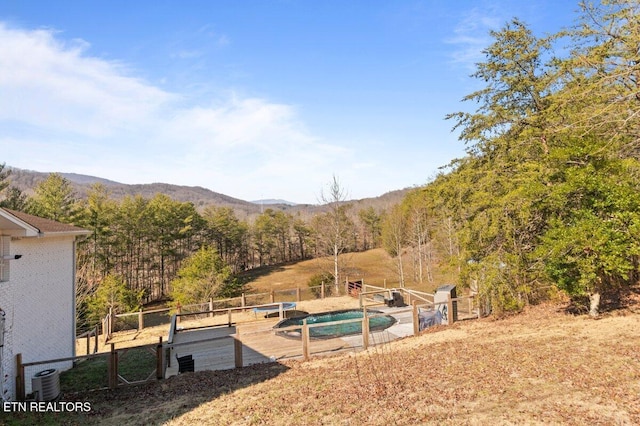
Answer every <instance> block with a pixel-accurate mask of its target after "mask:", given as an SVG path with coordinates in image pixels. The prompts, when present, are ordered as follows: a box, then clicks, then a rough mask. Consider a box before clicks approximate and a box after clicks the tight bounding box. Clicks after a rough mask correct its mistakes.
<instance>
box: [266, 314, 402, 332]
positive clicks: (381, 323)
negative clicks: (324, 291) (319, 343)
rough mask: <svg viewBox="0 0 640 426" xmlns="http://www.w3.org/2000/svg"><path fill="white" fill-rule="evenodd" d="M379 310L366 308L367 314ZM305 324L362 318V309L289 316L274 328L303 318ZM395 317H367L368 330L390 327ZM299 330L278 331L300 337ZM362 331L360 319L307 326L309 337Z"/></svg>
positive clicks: (292, 323) (295, 323) (286, 325)
mask: <svg viewBox="0 0 640 426" xmlns="http://www.w3.org/2000/svg"><path fill="white" fill-rule="evenodd" d="M380 313H381V312H380V311H372V310H368V311H367V315H369V316H370V315H373V314H380ZM305 319H306V320H307V324H319V323H325V322H333V321H344V320H350V319H360V320H361V319H362V310H359V309H350V310H343V311H332V312H323V313H319V314H310V315H304V316H300V317H296V318H289V319H285V320H283V321H280V322H279V323H278V324H276V325H275V326H274V328H284V327H290V326H294V325H302V323H303V321H304V320H305ZM395 322H396V319H395V318H393V317H392V316H390V315H384V316H377V317H374V318H369V330H370V331H380V330H384V329H386V328H389V327H391V326H392V325H393V324H394V323H395ZM300 333H301V330H300V329H296V330H292V331H283V332H278V334H280V335H284V336H286V337H300ZM361 333H362V321H357V322H356V321H354V322H350V323H346V324H334V325H326V326H321V327H309V337H310V338H312V339H330V338H333V337H341V336H349V335H353V334H361Z"/></svg>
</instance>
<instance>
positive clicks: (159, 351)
mask: <svg viewBox="0 0 640 426" xmlns="http://www.w3.org/2000/svg"><path fill="white" fill-rule="evenodd" d="M392 291H399V292H400V293H402V294H403V295H404V297H405V298H406V299H405V300H408V301H410V304H409V305H408V306H406V307H405V308H398V309H394V311H393V314H394V315H399V314H402V313H408V312H410V313H411V323H412V330H413V334H414V335H417V334H418V333H419V332H420V323H419V321H420V318H419V317H420V312H421V311H422V310H433V309H437V308H438V307H439V306H441V305H446V306H447V310H448V312H453V303H454V302H458V303H461V302H463V301H464V300H469V307H470V309H469V310H470V312H472V311H471V306H472V299H473V297H469V296H464V297H457V298H451V297H448V298H447V300H446V301H445V302H438V303H434V302H433V299H432V297H433V295H431V294H429V293H421V292H416V291H413V290H405V289H385V288H380V287H373V286H366V287H363V291H362V292H361V293H360V294H359V298H360V304H361V306H362V309H363V311H364V312H363V313H364V315H363V317H362V319H349V320H341V321H333V322H326V323H316V324H309V323H307V322H306V321H304V322H303V324H302V325H293V326H290V327H286V328H279V329H277V331H278V332H287V331H293V330H296V331H299V332H300V336H301V339H300V343H299V346H298V348H299V351H297V352H296V353H295V354H294V355H292V356H293V357H301V358H302V359H304V360H308V359H310V357H311V355H312V350H311V347H312V344H311V338H310V336H311V332H310V330H311V329H313V328H314V327H326V326H335V325H342V324H348V323H356V322H361V323H362V324H361V325H362V328H361V330H362V332H361V340H360V342H361V343H360V346H361V347H362V348H364V349H367V348H368V347H370V346H371V345H372V343H373V344H375V343H376V342H372V340H371V333H370V331H369V322H370V321H371V319H372V318H375V317H376V316H383V315H389V313H372V312H370V309H371V308H373V307H375V306H381V305H385V304H387V301H388V300H389V299H391V296H390V292H392ZM430 298H431V300H430ZM272 300H273V299H272ZM274 304H275V305H278V313H279V318H280V319H282V318H284V312H285V309H284V306H283V303H278V302H274V303H269V304H266V305H265V304H262V305H247V306H239V307H228V308H224V309H212V310H208V309H207V310H204V311H198V312H188V313H176V314H174V315H172V317H171V322H170V324H171V326H170V330H169V339H168V341H167V342H163V340H162V338H160V339H159V342H158V344H154V345H141V346H135V347H129V348H122V349H116V348H115V345H114V344H111V350H110V351H109V352H107V353H99V354H91V355H83V356H76V357H68V358H59V359H53V360H44V361H34V362H23V359H22V354H17V355H16V364H17V376H16V393H17V396H18V399H22V400H24V398H25V368H26V367H33V366H38V365H44V364H52V363H56V362H65V361H73V362H74V363H75V362H78V361H82V360H86V359H91V358H95V357H106V363H107V369H106V376H107V377H106V387H107V388H110V389H115V388H116V387H118V386H121V385H129V384H135V383H142V382H146V381H150V380H159V379H162V378H164V377H165V374H166V370H167V368H169V367H171V360H172V358H173V354H174V349H175V348H176V347H186V346H188V345H195V344H198V343H206V344H210V345H218V344H219V343H220V342H222V341H224V340H225V339H226V341H229V339H232V340H233V355H232V357H233V358H232V359H233V366H234V367H236V368H239V367H243V366H245V365H248V363H249V362H250V360H249V358H246V356H245V354H244V348H245V347H247V346H246V344H245V343H246V342H247V341H248V340H251V339H254V341H255V339H259V340H266V339H268V338H270V337H271V338H272V337H273V334H274V333H275V332H276V331H274V330H273V329H272V328H269V330H268V331H265V330H263V331H258V332H255V333H251V332H249V333H245V332H243V334H242V335H240V333H239V331H238V329H237V327H236V329H235V332H234V333H232V334H228V335H226V336H223V337H214V338H207V339H202V340H197V341H190V342H185V343H179V342H175V341H174V338H175V335H176V333H180V332H183V331H186V330H183V331H181V330H179V328H178V324H179V321H180V319H184V318H188V317H190V316H193V317H195V316H215V315H219V314H222V315H226V316H227V324H226V327H231V326H233V325H234V322H233V315H234V313H236V312H242V311H247V310H252V309H254V308H261V307H265V306H273V305H274ZM478 312H479V310H478ZM474 314H475V313H474ZM138 315H139V313H138ZM453 321H454V316H453V315H449V316H448V317H447V323H448V324H452V323H453ZM256 323H259V322H258V321H256ZM250 324H253V323H250ZM84 337H86V338H87V342H89V341H90V339H91V338H93V339H96V338H97V334H96V333H94V331H93V330H92V331H91V332H88V333H87V334H86V335H85V336H84ZM288 341H290V342H293V343H289V344H290V345H293V346H295V345H296V343H295V342H294V341H291V340H290V339H288ZM243 342H245V343H243ZM87 345H89V343H87ZM319 347H320V349H319V350H318V351H316V352H315V353H321V352H323V350H324V349H323V347H322V345H319ZM140 348H146V349H147V350H149V351H151V352H152V353H153V354H154V356H155V359H156V362H155V369H154V370H153V371H152V372H151V373H150V374H149V376H148V377H146V378H145V379H143V380H130V379H128V378H127V377H125V376H124V375H123V374H121V373H120V371H119V370H120V368H119V367H120V361H121V360H122V358H123V356H125V354H126V353H127V351H132V350H136V349H140ZM330 350H333V349H330ZM268 359H269V358H267V360H268ZM263 362H264V361H263Z"/></svg>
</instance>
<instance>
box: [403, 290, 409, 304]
mask: <svg viewBox="0 0 640 426" xmlns="http://www.w3.org/2000/svg"><path fill="white" fill-rule="evenodd" d="M404 292H405V294H406V295H407V305H411V292H410V291H406V290H405V291H404Z"/></svg>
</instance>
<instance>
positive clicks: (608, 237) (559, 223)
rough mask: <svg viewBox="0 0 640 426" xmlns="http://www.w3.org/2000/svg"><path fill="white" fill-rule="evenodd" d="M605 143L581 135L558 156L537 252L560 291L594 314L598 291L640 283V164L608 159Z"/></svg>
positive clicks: (597, 303)
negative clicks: (557, 169) (586, 302)
mask: <svg viewBox="0 0 640 426" xmlns="http://www.w3.org/2000/svg"><path fill="white" fill-rule="evenodd" d="M607 145H608V142H607V141H604V140H602V139H600V138H598V137H582V138H579V139H577V140H576V141H574V142H573V144H572V148H573V149H572V150H570V151H567V150H564V151H560V152H558V153H556V155H557V158H556V160H557V161H558V163H559V164H562V165H564V166H563V167H562V168H561V171H560V172H559V173H558V174H557V175H556V176H555V178H556V179H555V180H554V184H553V186H552V191H551V193H550V195H549V197H548V198H547V204H548V205H549V206H550V208H551V209H552V210H553V212H554V214H553V215H552V217H551V218H550V220H549V228H548V230H547V231H546V232H545V233H544V234H543V235H542V237H541V242H542V243H541V244H540V246H539V247H538V248H537V252H536V253H537V255H538V256H539V257H540V258H541V259H543V260H544V265H545V271H546V272H547V274H548V276H549V278H550V279H552V280H553V281H555V282H556V283H557V284H558V286H559V287H560V288H562V289H564V290H565V291H567V292H568V293H569V294H571V295H574V296H582V295H584V296H588V297H589V301H590V307H589V311H590V314H591V315H592V316H596V315H598V312H599V305H600V298H601V294H602V293H611V292H617V291H619V290H620V289H621V288H623V287H625V286H626V285H629V284H631V283H634V282H637V279H638V258H639V256H640V233H639V231H640V193H639V192H638V189H639V188H640V181H639V179H638V176H639V174H638V172H639V171H640V163H639V162H638V161H637V160H635V159H619V158H616V157H612V156H609V155H608V154H607V150H606V147H607Z"/></svg>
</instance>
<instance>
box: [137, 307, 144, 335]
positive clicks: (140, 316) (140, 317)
mask: <svg viewBox="0 0 640 426" xmlns="http://www.w3.org/2000/svg"><path fill="white" fill-rule="evenodd" d="M143 328H144V314H143V313H142V308H140V311H138V331H140V330H142V329H143Z"/></svg>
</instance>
